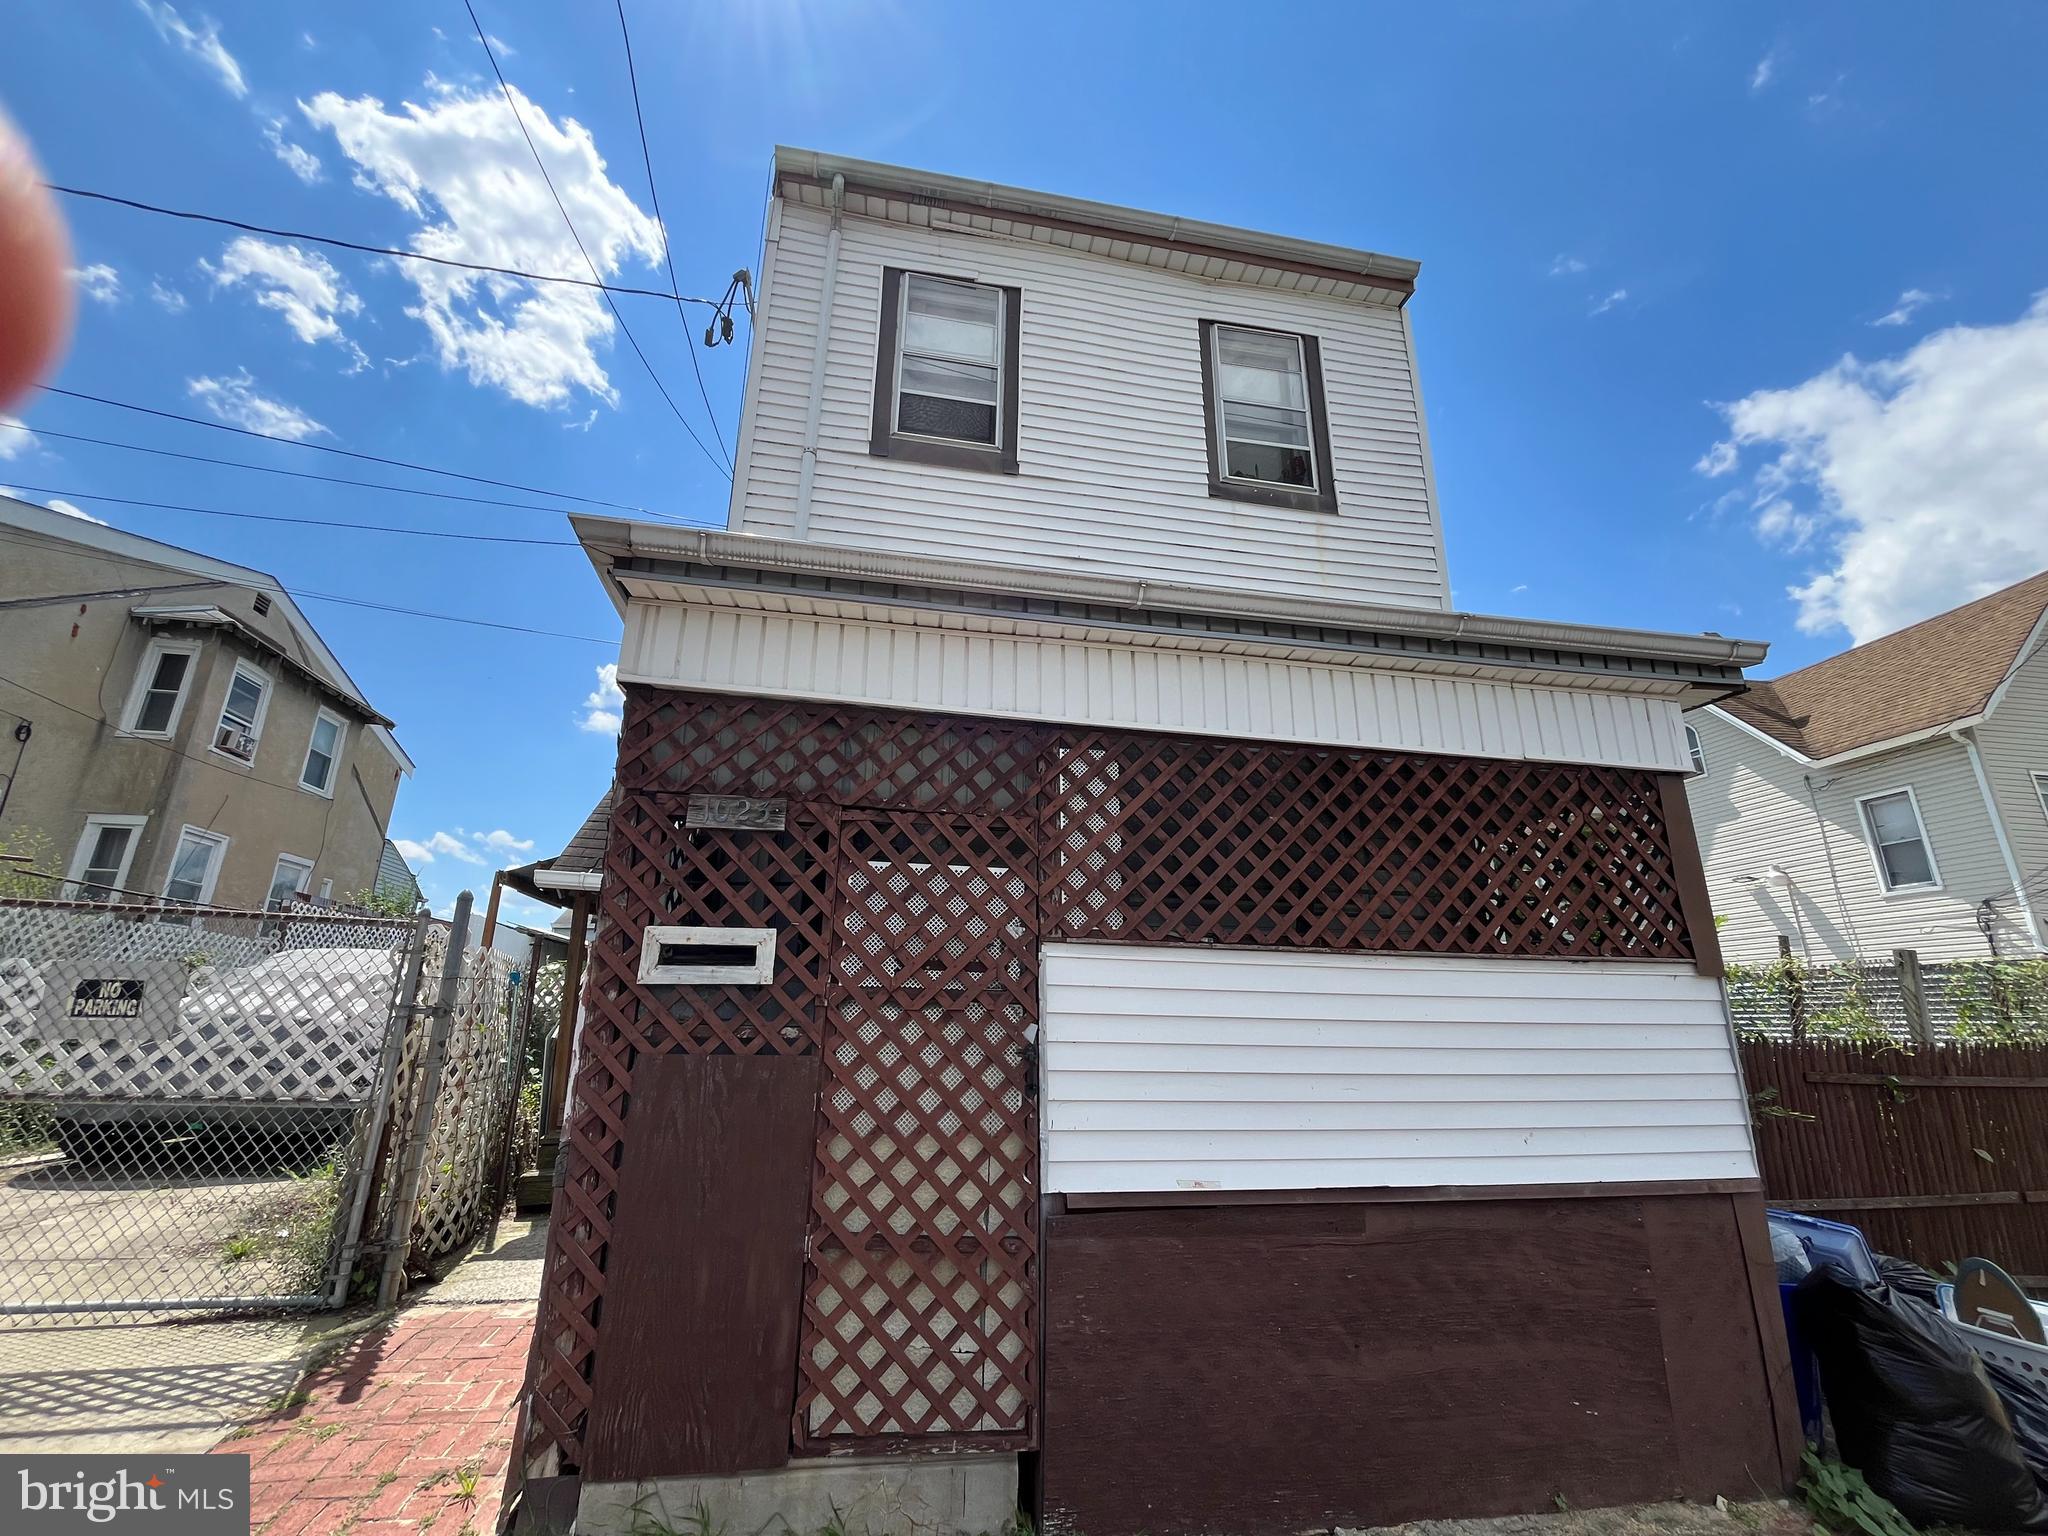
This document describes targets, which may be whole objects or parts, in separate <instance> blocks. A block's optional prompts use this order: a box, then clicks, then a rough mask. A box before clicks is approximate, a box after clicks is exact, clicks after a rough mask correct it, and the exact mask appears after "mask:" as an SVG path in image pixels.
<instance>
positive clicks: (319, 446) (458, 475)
mask: <svg viewBox="0 0 2048 1536" xmlns="http://www.w3.org/2000/svg"><path fill="white" fill-rule="evenodd" d="M38 387H39V388H41V389H42V390H43V392H44V393H45V394H51V395H62V396H64V397H65V398H66V399H67V400H89V401H91V402H92V403H93V404H94V405H110V406H112V407H114V408H115V409H116V410H121V411H134V412H136V413H137V414H138V415H142V416H155V417H158V418H160V419H162V420H164V421H182V422H184V423H185V424H186V425H188V426H194V427H207V428H209V429H211V430H212V431H215V432H232V433H234V434H235V436H237V437H259V438H261V439H263V441H264V442H266V443H283V444H284V445H285V446H286V447H288V448H310V449H311V450H313V452H315V453H331V454H335V455H337V456H339V457H341V458H344V459H360V460H362V461H363V462H365V463H368V464H382V465H384V466H386V467H387V468H390V469H410V470H413V471H415V472H417V473H419V474H422V475H440V476H442V477H444V478H446V479H449V480H466V481H468V482H469V483H470V484H472V485H493V486H496V487H497V488H498V489H499V490H501V491H519V492H521V493H523V494H525V495H528V496H553V497H555V498H557V499H559V500H562V501H581V502H587V503H589V504H590V505H591V506H593V507H612V508H615V509H616V510H618V511H620V512H631V513H634V514H636V515H637V516H640V517H661V516H664V515H665V514H663V513H659V512H650V511H648V510H647V508H645V507H636V506H634V505H633V504H632V503H631V502H626V501H607V500H605V498H604V497H602V496H580V495H578V494H577V493H576V492H574V491H551V490H548V489H546V488H545V487H542V486H537V485H521V484H520V483H519V482H518V481H516V480H493V479H492V478H491V477H490V476H488V475H471V474H466V473H464V472H463V471H462V470H459V469H441V468H439V467H438V466H436V465H432V464H420V463H416V462H414V461H413V460H411V459H393V458H387V457H385V456H384V455H382V454H377V453H359V452H357V451H356V450H355V449H353V448H337V447H335V446H334V445H333V444H331V443H308V442H302V441H301V440H299V439H298V438H295V437H281V436H279V435H278V434H277V433H275V432H258V431H257V430H256V429H255V428H254V427H234V426H230V425H228V424H227V423H226V422H224V421H208V420H206V418H204V417H203V416H187V415H185V414H183V413H182V412H179V411H165V410H159V409H158V408H157V407H155V406H151V405H136V404H134V403H132V402H130V401H127V400H113V399H109V398H108V397H107V396H105V395H88V394H85V393H83V392H82V391H80V390H75V389H59V388H58V387H57V386H56V385H54V384H44V385H40V386H38Z"/></svg>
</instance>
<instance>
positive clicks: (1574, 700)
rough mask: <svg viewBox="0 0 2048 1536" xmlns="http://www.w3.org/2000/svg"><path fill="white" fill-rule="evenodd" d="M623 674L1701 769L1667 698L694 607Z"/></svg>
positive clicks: (633, 620) (1248, 732)
mask: <svg viewBox="0 0 2048 1536" xmlns="http://www.w3.org/2000/svg"><path fill="white" fill-rule="evenodd" d="M619 673H620V676H621V677H622V678H623V679H625V680H626V681H628V682H639V683H651V684H655V685H657V686H661V687H672V688H709V689H714V690H718V691H722V692H733V693H759V694H766V695H770V696H774V697H780V698H833V699H844V700H847V701H849V702H854V703H863V704H873V705H877V706H881V707H885V708H886V707H899V708H905V709H925V710H944V711H951V712H956V713H964V714H976V715H998V716H1008V717H1012V718H1021V719H1030V720H1055V721H1062V722H1067V723H1072V724H1079V725H1099V726H1122V727H1127V728H1130V729H1134V730H1164V731H1185V732H1190V733H1192V734H1196V735H1207V736H1231V737H1251V738H1255V739H1259V740H1268V741H1296V742H1307V743H1313V744H1316V745H1325V746H1344V747H1374V748H1387V749H1392V750H1397V751H1409V752H1443V753H1450V754H1454V755H1458V756H1466V757H1505V758H1513V759H1523V758H1533V759H1539V760H1543V761H1550V762H1572V763H1608V764H1613V765H1617V766H1622V767H1635V768H1653V769H1658V770H1661V771H1664V772H1682V771H1683V770H1684V769H1685V768H1686V767H1687V766H1688V765H1689V763H1690V759H1689V758H1688V757H1687V756H1686V753H1685V748H1684V740H1683V737H1682V735H1681V730H1680V722H1679V712H1678V707H1677V705H1676V704H1675V703H1674V702H1672V701H1671V700H1668V699H1656V698H1644V697H1642V696H1640V695H1632V694H1616V693H1601V692H1596V691H1594V690H1591V689H1584V690H1571V689H1564V688H1553V687H1543V686H1537V685H1531V684H1523V683H1495V682H1477V681H1468V680H1464V679H1458V678H1438V677H1428V676H1422V675H1419V674H1410V673H1400V672H1394V673H1389V672H1375V671H1373V670H1371V669H1369V668H1365V667H1353V666H1338V665H1327V664H1318V663H1314V662H1299V661H1287V660H1281V659H1278V658H1266V657H1256V656H1250V657H1247V656H1217V655H1208V654H1201V653H1195V652H1188V651H1167V650H1143V651H1139V650H1134V649H1133V648H1131V647H1128V646H1118V645H1113V644H1107V643H1102V644H1098V643H1094V642H1090V641H1082V640H1068V639H1061V638H1056V637H1046V636H1032V635H986V636H983V635H976V636H966V635H960V634H954V633H949V632H946V631H942V630H937V629H924V628H915V627H910V626H901V625H893V624H884V623H863V622H861V621H858V620H854V619H836V618H816V619H813V618H800V617H796V616H793V615H786V614H754V613H742V612H740V611H738V610H734V609H729V608H712V607H704V606H697V605H691V604H682V603H670V602H636V603H633V604H631V605H630V606H629V608H628V610H627V614H626V634H625V639H624V641H623V642H622V645H621V648H620V658H619Z"/></svg>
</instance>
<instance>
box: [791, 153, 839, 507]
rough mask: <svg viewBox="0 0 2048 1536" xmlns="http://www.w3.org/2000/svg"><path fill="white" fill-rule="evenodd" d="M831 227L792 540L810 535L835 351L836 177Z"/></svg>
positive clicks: (831, 191)
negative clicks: (829, 361)
mask: <svg viewBox="0 0 2048 1536" xmlns="http://www.w3.org/2000/svg"><path fill="white" fill-rule="evenodd" d="M826 200H827V202H828V204H829V205H830V207H831V209H832V227H831V229H830V230H829V231H828V232H827V233H826V235H825V282H824V286H823V287H822V288H821V289H820V290H819V293H818V327H817V330H816V331H815V332H813V333H812V336H811V392H810V397H809V398H808V399H807V400H806V401H805V402H804V451H803V458H802V459H801V460H800V461H799V465H798V468H797V475H796V511H795V513H794V514H793V515H792V516H791V519H790V533H791V536H792V537H793V538H798V539H808V538H809V537H810V536H811V486H812V484H813V482H815V481H816V479H817V476H818V425H819V423H820V421H822V420H823V418H824V414H825V355H826V353H828V352H829V351H831V349H832V297H833V294H834V292H835V291H836V290H837V289H838V287H839V233H840V230H839V225H840V215H841V214H843V213H844V212H845V210H846V178H845V177H844V176H841V175H837V174H835V175H834V176H833V177H832V185H831V187H830V189H829V190H828V191H827V193H826Z"/></svg>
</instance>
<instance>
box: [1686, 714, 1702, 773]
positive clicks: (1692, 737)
mask: <svg viewBox="0 0 2048 1536" xmlns="http://www.w3.org/2000/svg"><path fill="white" fill-rule="evenodd" d="M1685 750H1686V751H1688V752H1690V753H1691V754H1692V771H1693V772H1694V773H1705V772H1706V771H1707V749H1706V748H1705V747H1703V746H1701V745H1700V733H1699V731H1698V730H1696V729H1695V728H1694V727H1692V726H1690V725H1688V726H1687V727H1686V728H1685Z"/></svg>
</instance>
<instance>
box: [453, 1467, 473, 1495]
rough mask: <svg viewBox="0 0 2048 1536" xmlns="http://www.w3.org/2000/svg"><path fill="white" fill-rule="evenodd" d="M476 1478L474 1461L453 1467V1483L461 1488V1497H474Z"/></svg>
mask: <svg viewBox="0 0 2048 1536" xmlns="http://www.w3.org/2000/svg"><path fill="white" fill-rule="evenodd" d="M476 1479H477V1465H476V1463H475V1462H471V1463H469V1464H468V1465H467V1466H462V1467H457V1468H456V1469H455V1485H456V1486H457V1487H458V1488H460V1489H461V1490H462V1497H463V1498H464V1499H468V1500H474V1499H475V1498H476Z"/></svg>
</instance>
